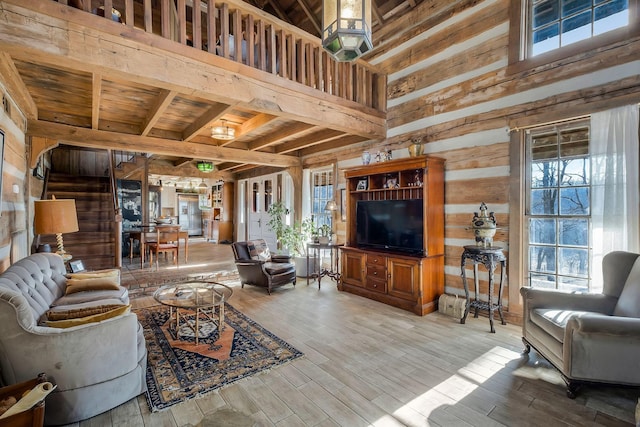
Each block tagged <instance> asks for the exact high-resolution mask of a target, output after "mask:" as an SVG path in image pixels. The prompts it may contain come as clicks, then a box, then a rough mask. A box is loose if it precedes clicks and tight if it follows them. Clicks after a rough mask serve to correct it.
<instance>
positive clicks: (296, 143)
mask: <svg viewBox="0 0 640 427" xmlns="http://www.w3.org/2000/svg"><path fill="white" fill-rule="evenodd" d="M340 135H344V133H343V132H340V131H337V130H332V129H324V130H321V131H318V132H315V133H312V134H311V135H305V136H302V137H300V138H296V139H294V140H292V141H288V142H285V143H284V144H281V145H279V146H277V147H276V153H278V154H285V153H290V152H292V151H296V150H300V149H301V148H304V147H307V146H311V145H317V144H322V143H324V142H327V141H330V140H332V139H335V138H337V137H339V136H340Z"/></svg>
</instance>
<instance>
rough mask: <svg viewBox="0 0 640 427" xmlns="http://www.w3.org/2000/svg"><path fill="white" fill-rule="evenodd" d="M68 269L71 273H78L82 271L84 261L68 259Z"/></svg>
mask: <svg viewBox="0 0 640 427" xmlns="http://www.w3.org/2000/svg"><path fill="white" fill-rule="evenodd" d="M69 269H70V270H71V272H72V273H80V272H81V271H84V263H83V262H82V260H81V259H75V260H73V261H69Z"/></svg>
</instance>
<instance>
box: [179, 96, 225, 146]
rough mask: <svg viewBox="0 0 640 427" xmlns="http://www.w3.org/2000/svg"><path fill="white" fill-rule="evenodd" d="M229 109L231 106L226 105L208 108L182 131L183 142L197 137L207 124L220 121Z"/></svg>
mask: <svg viewBox="0 0 640 427" xmlns="http://www.w3.org/2000/svg"><path fill="white" fill-rule="evenodd" d="M230 109H231V106H230V105H227V104H218V105H216V106H214V107H212V108H210V109H209V110H208V111H207V112H205V113H204V114H203V115H201V116H200V117H198V118H197V119H196V120H195V121H194V122H193V123H191V124H190V125H189V127H187V128H186V129H185V130H184V132H183V133H182V139H183V140H184V141H190V140H191V139H193V137H194V136H196V135H198V134H199V133H200V131H202V129H204V128H205V127H207V126H208V125H209V123H211V122H212V121H214V120H218V119H220V118H221V117H222V116H223V115H224V114H225V113H226V112H227V111H229V110H230Z"/></svg>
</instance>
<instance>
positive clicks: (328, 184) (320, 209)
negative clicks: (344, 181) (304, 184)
mask: <svg viewBox="0 0 640 427" xmlns="http://www.w3.org/2000/svg"><path fill="white" fill-rule="evenodd" d="M311 196H312V200H311V213H312V214H313V218H314V221H315V224H316V227H320V226H322V225H324V224H327V225H328V226H329V227H331V217H332V215H331V212H327V211H325V210H324V207H325V206H326V205H327V202H328V201H329V200H333V170H332V169H328V170H322V171H314V172H312V173H311Z"/></svg>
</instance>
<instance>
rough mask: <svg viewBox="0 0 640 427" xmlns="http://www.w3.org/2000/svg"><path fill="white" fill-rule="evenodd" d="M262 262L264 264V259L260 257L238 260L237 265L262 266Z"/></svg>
mask: <svg viewBox="0 0 640 427" xmlns="http://www.w3.org/2000/svg"><path fill="white" fill-rule="evenodd" d="M262 264H264V261H262V260H259V259H242V260H236V265H237V266H243V267H248V266H253V265H257V266H261V265H262Z"/></svg>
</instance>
